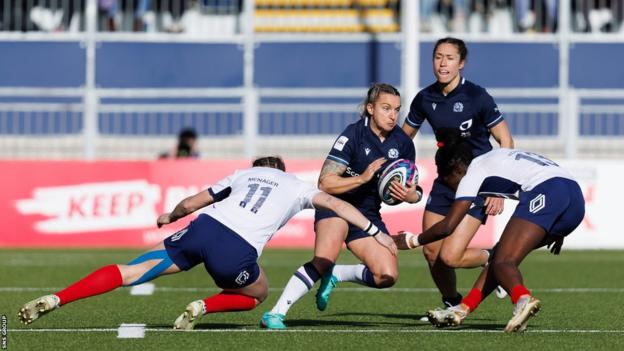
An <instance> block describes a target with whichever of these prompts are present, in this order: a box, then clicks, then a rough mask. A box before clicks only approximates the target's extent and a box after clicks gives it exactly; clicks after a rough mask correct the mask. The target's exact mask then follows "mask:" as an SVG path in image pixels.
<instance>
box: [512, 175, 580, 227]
mask: <svg viewBox="0 0 624 351" xmlns="http://www.w3.org/2000/svg"><path fill="white" fill-rule="evenodd" d="M519 201H520V202H519V203H518V206H517V207H516V211H515V212H514V213H513V217H519V218H522V219H525V220H527V221H529V222H532V223H535V224H537V225H539V226H540V227H542V228H544V230H546V233H547V234H549V235H557V236H566V235H568V234H570V233H572V231H574V229H576V227H578V226H579V224H581V222H582V221H583V217H585V199H584V197H583V192H582V191H581V188H580V187H579V185H578V183H577V182H575V181H573V180H571V179H566V178H552V179H549V180H547V181H545V182H543V183H542V184H539V185H538V186H536V187H535V188H533V190H531V191H522V192H520V199H519Z"/></svg>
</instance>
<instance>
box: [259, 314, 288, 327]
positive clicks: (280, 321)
mask: <svg viewBox="0 0 624 351" xmlns="http://www.w3.org/2000/svg"><path fill="white" fill-rule="evenodd" d="M285 317H286V316H284V315H283V314H279V313H271V312H266V313H265V314H263V315H262V319H261V320H260V327H261V328H265V329H286V324H284V318H285Z"/></svg>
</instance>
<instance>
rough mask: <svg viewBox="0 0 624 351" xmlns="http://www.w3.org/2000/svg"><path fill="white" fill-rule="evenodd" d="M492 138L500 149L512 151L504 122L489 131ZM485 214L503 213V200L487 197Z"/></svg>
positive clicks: (511, 144) (507, 127)
mask: <svg viewBox="0 0 624 351" xmlns="http://www.w3.org/2000/svg"><path fill="white" fill-rule="evenodd" d="M490 132H491V133H492V136H493V137H494V139H496V141H497V142H498V144H499V145H500V146H501V147H504V148H508V149H513V148H514V141H513V138H512V137H511V132H510V131H509V125H507V122H506V121H502V122H500V123H499V124H497V125H495V126H494V127H492V129H490ZM484 207H485V213H486V214H487V215H490V216H496V215H499V214H501V213H503V210H504V209H505V199H503V198H500V197H488V198H486V199H485V204H484Z"/></svg>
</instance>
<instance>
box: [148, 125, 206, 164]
mask: <svg viewBox="0 0 624 351" xmlns="http://www.w3.org/2000/svg"><path fill="white" fill-rule="evenodd" d="M187 157H191V158H198V157H199V152H198V151H197V132H196V131H195V129H193V128H184V129H182V130H181V131H180V133H179V134H178V144H177V145H176V147H175V148H174V149H173V150H171V151H169V152H164V153H162V154H160V155H159V157H158V158H160V159H164V158H187Z"/></svg>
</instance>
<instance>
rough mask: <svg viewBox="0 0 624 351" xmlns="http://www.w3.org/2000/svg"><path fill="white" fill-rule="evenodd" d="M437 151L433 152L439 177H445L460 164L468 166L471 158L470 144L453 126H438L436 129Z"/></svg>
mask: <svg viewBox="0 0 624 351" xmlns="http://www.w3.org/2000/svg"><path fill="white" fill-rule="evenodd" d="M436 140H437V141H438V151H436V154H435V163H436V167H437V168H438V175H439V176H440V178H445V177H447V176H449V175H451V174H452V173H453V171H454V170H455V169H456V168H457V167H460V166H465V167H468V166H469V165H470V162H472V159H473V158H474V156H473V154H472V146H470V144H469V143H468V142H467V141H466V139H464V138H463V137H462V136H461V134H460V133H459V130H457V129H455V128H439V129H438V130H436Z"/></svg>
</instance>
